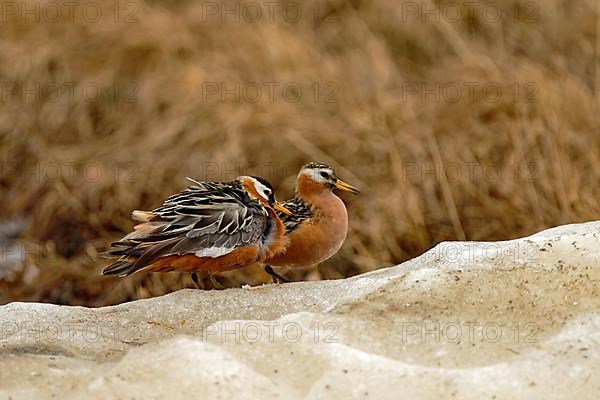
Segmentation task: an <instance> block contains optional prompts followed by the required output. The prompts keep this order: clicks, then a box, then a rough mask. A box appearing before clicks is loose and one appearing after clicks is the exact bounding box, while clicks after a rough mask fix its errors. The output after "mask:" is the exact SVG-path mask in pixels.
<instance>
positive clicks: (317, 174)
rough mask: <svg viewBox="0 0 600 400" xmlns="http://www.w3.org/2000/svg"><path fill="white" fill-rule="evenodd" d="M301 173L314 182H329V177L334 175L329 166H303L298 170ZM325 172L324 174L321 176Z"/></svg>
mask: <svg viewBox="0 0 600 400" xmlns="http://www.w3.org/2000/svg"><path fill="white" fill-rule="evenodd" d="M300 173H301V174H303V175H306V176H308V177H309V178H310V179H312V180H313V181H315V182H319V183H327V182H331V177H333V176H334V175H335V173H334V172H333V170H332V169H331V168H325V167H323V168H304V169H303V170H302V171H300ZM322 174H325V175H326V176H323V175H322Z"/></svg>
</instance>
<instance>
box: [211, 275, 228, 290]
mask: <svg viewBox="0 0 600 400" xmlns="http://www.w3.org/2000/svg"><path fill="white" fill-rule="evenodd" d="M208 280H209V281H210V283H211V284H212V287H213V289H218V290H223V289H225V287H223V285H221V284H220V283H219V281H218V280H217V279H216V278H215V277H214V276H212V275H208Z"/></svg>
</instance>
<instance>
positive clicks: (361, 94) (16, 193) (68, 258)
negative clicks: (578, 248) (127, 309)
mask: <svg viewBox="0 0 600 400" xmlns="http://www.w3.org/2000/svg"><path fill="white" fill-rule="evenodd" d="M87 3H93V5H94V6H95V7H96V8H100V10H101V11H102V14H103V16H102V18H100V19H99V20H98V21H97V22H92V21H91V20H90V18H87V17H85V16H83V14H82V11H81V8H82V7H83V6H82V7H79V8H77V9H76V10H75V13H74V18H73V20H72V21H71V20H68V19H67V17H66V16H63V18H61V19H60V21H58V22H53V21H52V20H51V19H52V18H54V14H51V11H52V10H50V9H46V11H43V10H44V9H43V7H44V6H46V5H47V4H49V3H47V2H42V3H38V2H34V1H29V2H27V3H26V4H27V6H28V7H29V8H30V9H33V10H35V7H36V4H38V5H39V6H40V7H41V8H40V18H39V19H40V20H39V22H38V21H35V20H34V19H33V18H32V17H31V16H30V17H29V18H24V17H23V16H22V15H19V11H17V12H16V14H14V13H13V11H14V10H12V9H9V10H6V9H3V14H2V22H1V23H0V30H1V31H2V34H1V35H0V76H1V81H2V83H3V86H2V95H3V97H2V99H1V100H2V101H1V103H0V135H1V136H0V143H1V144H0V146H1V147H0V157H1V161H2V174H0V188H1V192H0V200H1V204H2V207H1V208H0V218H2V220H3V221H15V220H17V221H19V220H22V221H24V230H23V232H22V233H21V234H20V235H19V240H18V242H16V244H15V243H13V242H10V243H11V244H10V245H9V244H6V243H8V242H5V243H4V244H3V258H2V260H0V270H2V268H4V269H5V272H4V273H2V274H0V302H1V303H5V302H9V301H13V300H28V301H46V302H56V303H62V304H81V305H91V306H99V305H105V304H115V303H119V302H122V301H126V300H132V299H137V298H144V297H148V296H155V295H160V294H162V293H165V292H169V291H173V290H176V289H178V288H182V287H191V286H192V283H191V280H190V278H189V276H187V275H180V274H176V273H170V274H161V275H143V274H141V275H135V276H132V277H129V278H127V279H110V278H104V277H101V276H99V271H100V269H101V267H102V265H103V261H102V260H101V259H99V258H98V257H97V252H99V251H102V250H104V249H106V246H107V244H108V243H109V242H110V241H111V240H114V239H117V238H118V237H119V236H120V235H122V234H123V233H125V232H127V231H128V230H129V229H131V228H132V226H133V224H132V222H131V221H130V220H129V214H130V212H131V210H132V209H137V208H140V209H151V208H154V207H156V206H158V205H159V204H160V203H161V201H162V200H163V199H164V198H165V197H166V196H167V195H169V194H171V193H173V192H174V191H177V190H180V189H182V188H183V187H184V186H185V185H186V181H185V179H184V177H186V176H191V177H194V178H196V179H231V178H233V176H235V175H237V173H238V172H240V173H249V172H250V173H259V174H262V175H263V176H265V177H266V178H267V179H269V180H271V181H272V182H273V184H274V185H275V187H276V189H277V193H278V194H279V197H280V198H286V197H288V196H289V195H290V194H291V191H292V186H293V179H294V173H295V171H296V170H297V168H298V167H299V166H300V165H301V164H302V163H304V162H307V161H312V160H314V161H324V162H329V163H332V164H333V165H335V166H336V168H337V169H338V173H339V175H340V176H341V177H342V178H344V179H345V180H347V181H348V182H350V183H352V184H355V185H356V186H358V187H360V188H361V189H362V190H363V194H362V195H360V196H359V197H352V196H346V195H343V198H344V199H345V200H346V201H347V204H348V208H349V214H350V226H351V231H350V233H349V235H348V239H347V242H346V243H345V245H344V247H343V249H342V250H341V251H340V252H339V253H338V254H337V255H336V256H335V257H334V258H333V259H331V260H329V261H327V262H326V263H324V264H323V265H321V266H320V267H319V268H318V269H317V268H314V269H312V270H307V271H291V272H290V273H289V274H288V277H291V278H293V279H296V280H299V279H336V278H342V277H346V276H351V275H354V274H358V273H361V272H364V271H368V270H372V269H375V268H380V267H385V266H390V265H394V264H397V263H399V262H401V261H404V260H407V259H409V258H411V257H414V256H417V255H419V254H421V253H422V252H424V251H426V250H427V249H429V248H431V247H432V246H434V245H435V244H436V243H439V242H440V241H444V240H465V239H466V240H504V239H510V238H515V237H519V236H523V235H527V234H530V233H533V232H535V231H538V230H541V229H544V228H547V227H551V226H555V225H559V224H565V223H570V222H581V221H587V220H594V219H598V218H600V204H599V202H598V198H599V195H600V190H599V189H598V182H599V179H600V129H599V128H600V123H599V121H600V120H599V119H598V112H599V111H600V110H599V107H598V97H597V95H598V93H599V91H598V88H599V87H600V82H599V79H600V61H599V60H600V58H599V57H600V45H599V32H600V22H599V14H598V11H599V8H600V6H599V5H598V3H597V2H596V1H594V0H589V1H585V0H575V1H567V0H544V1H520V2H513V1H499V2H495V3H494V4H496V5H498V6H499V7H500V8H501V9H502V10H503V15H502V17H500V18H499V19H498V20H494V18H490V16H489V15H483V13H482V11H481V10H482V9H483V7H484V6H485V5H486V4H487V3H488V2H476V3H477V7H476V10H475V11H474V12H470V11H469V9H467V7H466V6H465V4H464V2H449V1H443V2H440V1H437V2H433V1H423V2H421V1H419V2H406V1H404V2H403V1H400V0H397V1H393V0H386V1H384V0H371V1H362V0H354V1H336V2H335V3H328V2H324V1H321V2H319V3H317V4H318V6H317V9H318V10H319V11H320V13H319V17H318V18H316V19H315V7H316V6H315V3H314V1H313V0H306V1H295V2H282V3H280V6H279V7H278V8H277V9H276V10H275V13H274V15H273V20H272V21H269V20H268V18H267V16H263V18H262V19H261V20H258V21H257V22H254V23H252V22H249V21H248V20H246V19H245V18H244V15H242V14H239V15H240V21H239V22H235V21H234V20H233V18H234V17H232V16H229V17H227V20H226V21H225V22H223V21H222V20H221V19H220V18H221V17H222V16H223V13H222V12H221V13H217V14H216V15H213V14H209V13H208V11H209V9H208V8H207V6H206V5H203V3H202V2H193V1H189V2H187V1H180V2H170V1H149V2H143V1H135V2H131V3H128V2H121V3H118V4H119V10H120V14H119V15H118V16H115V14H114V5H113V3H114V2H113V1H112V0H94V1H93V2H82V3H81V4H82V5H85V4H87ZM251 3H252V2H249V1H228V2H227V7H229V9H234V10H235V7H236V5H237V7H240V13H241V12H242V11H241V10H242V7H248V6H249V5H250V4H251ZM289 3H293V4H292V5H288V7H296V8H297V7H300V8H301V9H302V11H303V14H302V17H300V18H298V21H297V22H290V21H288V20H286V19H285V18H284V17H283V16H282V14H281V13H280V10H281V9H282V8H283V6H284V5H286V4H289ZM408 3H411V4H410V5H409V4H408ZM130 4H133V6H131V5H130ZM214 4H217V5H218V6H219V7H221V2H216V3H214ZM252 4H254V5H257V4H258V6H261V5H263V6H264V4H263V3H262V2H254V3H252ZM331 4H333V6H332V5H331ZM414 5H417V7H418V8H419V9H420V8H422V7H428V8H427V9H428V10H432V9H433V10H435V9H436V7H437V10H438V11H437V14H436V12H434V13H433V15H430V16H428V17H426V18H425V21H422V20H421V16H419V15H417V16H415V15H413V14H411V12H410V10H413V8H410V7H413V6H414ZM456 5H460V6H461V7H462V12H463V17H462V18H460V19H459V21H458V22H454V21H453V18H454V14H452V11H453V9H452V8H451V7H454V6H456ZM20 7H23V6H20ZM111 7H113V9H111ZM211 7H212V6H211ZM496 9H497V7H494V8H493V9H489V8H488V9H487V10H488V11H489V10H491V11H495V10H496ZM210 10H211V11H212V10H213V9H212V8H211V9H210ZM246 10H247V11H248V12H249V11H251V10H250V9H247V8H246ZM265 10H266V8H264V7H263V11H265ZM444 10H445V11H444ZM63 11H64V9H63ZM88 11H89V10H88ZM292 11H293V10H292ZM517 11H518V13H517ZM44 12H46V14H43V13H44ZM132 12H133V15H130V18H131V21H129V22H130V23H126V21H125V17H126V16H127V15H129V14H131V13H132ZM290 14H291V15H293V13H292V12H291V11H290ZM249 15H250V16H251V17H252V15H253V14H249ZM490 15H492V16H494V15H496V14H493V13H492V14H490ZM115 17H116V20H115ZM68 82H75V83H76V84H77V88H76V89H75V90H74V97H73V98H70V96H69V95H68V94H67V93H66V90H65V87H66V86H65V85H67V84H68ZM52 83H54V84H58V85H59V86H60V87H62V89H63V90H62V93H59V95H58V97H57V99H56V98H55V97H53V96H57V93H58V92H56V91H53V89H52V88H53V87H54V86H52V85H51V84H52ZM268 83H276V84H277V85H279V86H277V87H276V89H275V92H274V93H275V95H274V98H273V101H269V98H268V97H269V96H268V93H266V92H267V90H266V89H265V90H264V91H263V93H262V96H261V97H260V99H258V100H257V101H252V99H254V97H255V92H252V85H254V84H256V85H258V86H260V87H262V88H263V89H264V88H266V87H267V86H265V84H268ZM214 84H217V85H221V84H225V85H227V88H229V89H231V88H233V90H234V91H235V85H236V84H239V85H240V91H239V92H238V93H239V94H240V97H241V98H240V99H239V101H237V100H236V99H235V98H234V96H233V95H228V96H226V98H225V99H224V101H223V100H222V99H221V96H220V95H221V93H220V92H219V93H218V94H216V95H208V92H207V89H208V86H210V85H214ZM288 84H292V86H295V87H300V88H301V90H302V93H301V96H300V97H299V100H298V101H296V102H293V101H292V100H291V99H292V98H293V97H294V96H296V95H298V94H299V93H298V92H297V91H296V92H294V90H293V89H292V91H291V92H288V93H287V97H285V96H284V95H283V94H282V91H281V88H282V87H283V86H285V85H288ZM315 84H316V85H318V87H319V93H318V97H317V98H316V99H315V97H314V95H315V90H314V88H315V86H314V85H315ZM15 85H16V86H15ZM36 85H38V86H39V89H38V86H36ZM90 85H92V86H93V85H99V87H101V88H102V96H101V97H100V98H98V99H96V100H93V99H92V98H93V97H94V93H93V91H92V92H91V93H92V94H89V93H88V96H87V97H86V96H83V94H82V93H81V90H79V88H82V87H84V86H86V87H89V86H90ZM327 85H329V86H327ZM415 85H416V87H421V88H422V87H423V86H422V85H425V86H424V87H425V88H427V89H429V90H430V92H422V91H421V92H420V93H418V94H414V95H413V94H410V92H409V91H408V90H409V89H410V88H414V87H415ZM436 85H438V86H436ZM468 85H471V86H470V87H477V88H478V89H475V90H474V91H473V92H472V94H473V95H472V96H471V95H470V93H469V92H468V91H467V88H468V87H469V86H468ZM473 85H475V86H473ZM486 85H487V86H486ZM457 86H458V87H460V88H462V94H461V96H460V98H458V99H457V101H454V100H456V96H455V95H456V92H452V88H456V87H457ZM484 86H485V87H488V88H491V91H490V92H489V93H484V92H483V91H482V87H484ZM15 87H17V88H18V89H15ZM94 87H97V86H93V87H92V89H93V88H94ZM498 87H500V88H501V89H502V95H501V96H499V98H498V99H496V98H495V97H496V94H497V93H496V91H497V88H498ZM115 88H118V94H115ZM242 88H245V89H247V90H248V92H247V93H245V94H244V93H243V92H242ZM332 88H333V89H332ZM436 88H437V89H436ZM442 88H444V89H442ZM27 90H29V94H27V93H26V92H27ZM445 90H446V91H445ZM332 91H333V92H334V93H333V94H331V92H332ZM431 91H432V92H431ZM32 93H34V94H32ZM38 95H39V98H36V96H38ZM326 95H331V96H332V97H330V99H334V100H336V102H326V101H325V96H326ZM422 96H424V97H422ZM126 100H133V102H127V101H126ZM57 166H58V167H59V168H60V173H58V174H57V173H56V171H57V169H56V168H57ZM69 172H71V173H69ZM11 246H12V247H11ZM14 246H17V247H16V248H17V249H18V250H19V254H18V257H17V261H16V262H15V261H14V260H13V261H11V263H12V264H11V263H9V260H8V259H9V258H10V257H8V255H10V254H14V253H15V247H14ZM9 264H11V265H9ZM219 279H220V280H221V282H222V283H224V284H225V285H227V286H233V287H235V286H240V285H242V284H244V283H249V284H259V283H260V282H266V281H268V279H267V276H266V275H265V274H264V273H262V272H261V270H260V269H259V268H248V269H245V270H240V271H237V272H234V273H228V274H227V275H226V276H225V275H224V276H222V277H220V278H219Z"/></svg>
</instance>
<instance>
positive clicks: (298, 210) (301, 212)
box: [276, 197, 313, 233]
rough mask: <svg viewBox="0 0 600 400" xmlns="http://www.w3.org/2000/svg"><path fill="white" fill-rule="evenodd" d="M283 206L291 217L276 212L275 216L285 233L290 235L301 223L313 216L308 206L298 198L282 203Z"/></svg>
mask: <svg viewBox="0 0 600 400" xmlns="http://www.w3.org/2000/svg"><path fill="white" fill-rule="evenodd" d="M283 205H284V206H285V208H287V209H288V210H290V211H291V212H292V215H287V214H284V213H282V212H281V211H277V210H276V212H277V216H278V217H279V218H281V220H282V221H283V224H284V225H285V230H286V233H290V232H291V231H293V230H294V229H296V228H297V227H298V226H299V225H300V224H301V223H303V222H304V221H306V220H307V219H309V218H311V217H312V216H313V211H312V209H311V208H310V206H309V205H308V204H306V203H305V202H304V201H302V199H299V198H298V197H294V198H293V199H290V200H288V201H286V202H284V203H283Z"/></svg>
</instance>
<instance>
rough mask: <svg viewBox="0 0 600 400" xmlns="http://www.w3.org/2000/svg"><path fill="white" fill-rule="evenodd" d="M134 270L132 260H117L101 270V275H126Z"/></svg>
mask: <svg viewBox="0 0 600 400" xmlns="http://www.w3.org/2000/svg"><path fill="white" fill-rule="evenodd" d="M133 272H135V270H134V269H133V262H131V261H127V260H118V261H115V262H114V263H112V264H110V265H109V266H107V267H105V268H104V269H103V270H102V275H117V276H127V275H130V274H132V273H133Z"/></svg>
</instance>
